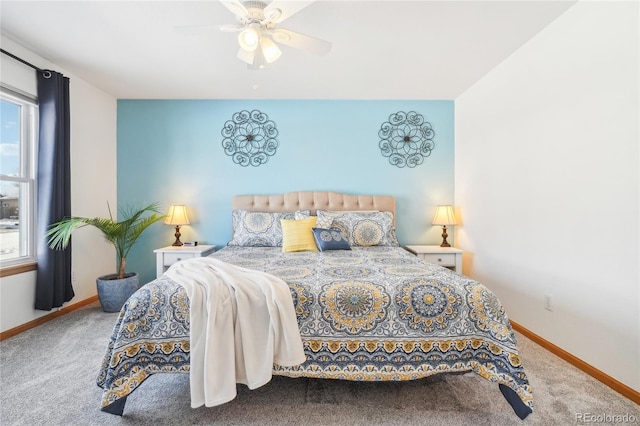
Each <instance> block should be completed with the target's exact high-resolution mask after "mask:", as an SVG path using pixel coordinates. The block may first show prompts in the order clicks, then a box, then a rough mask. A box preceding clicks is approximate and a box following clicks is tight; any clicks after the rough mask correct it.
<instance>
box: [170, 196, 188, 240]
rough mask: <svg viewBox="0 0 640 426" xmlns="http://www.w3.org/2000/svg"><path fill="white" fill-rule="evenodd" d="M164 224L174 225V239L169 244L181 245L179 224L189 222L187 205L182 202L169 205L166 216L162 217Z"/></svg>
mask: <svg viewBox="0 0 640 426" xmlns="http://www.w3.org/2000/svg"><path fill="white" fill-rule="evenodd" d="M164 223H165V224H166V225H173V226H175V227H176V233H175V237H176V241H175V242H174V243H173V244H171V245H172V246H181V245H182V242H181V241H180V226H182V225H188V224H189V217H188V216H187V207H186V206H185V205H182V204H176V205H173V206H170V207H169V212H168V213H167V217H166V218H165V219H164Z"/></svg>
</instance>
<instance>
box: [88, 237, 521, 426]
mask: <svg viewBox="0 0 640 426" xmlns="http://www.w3.org/2000/svg"><path fill="white" fill-rule="evenodd" d="M213 256H214V257H216V258H218V259H221V260H224V261H226V262H229V263H232V264H235V265H238V266H243V267H246V268H251V269H256V270H260V271H264V272H268V273H270V274H273V275H275V276H277V277H280V278H282V279H283V280H284V281H286V282H287V283H288V284H289V288H290V290H291V296H292V298H293V302H294V306H295V309H296V314H297V319H298V326H299V328H300V335H301V337H302V340H303V345H304V350H305V354H306V356H307V361H306V362H305V363H304V364H302V365H299V366H296V367H281V366H278V365H274V374H276V375H282V376H289V377H312V378H332V379H344V380H368V381H376V380H414V379H419V378H423V377H427V376H430V375H433V374H439V373H460V372H469V371H472V372H474V373H476V374H478V375H479V376H481V377H483V378H485V379H487V380H490V381H492V382H495V383H497V384H499V385H500V390H501V391H502V393H503V394H504V396H505V397H506V398H507V400H508V401H509V402H510V403H511V405H512V406H513V408H514V410H515V411H516V413H517V414H518V416H520V417H521V418H524V417H526V415H527V414H529V413H530V412H531V407H532V403H533V397H532V393H531V387H530V385H529V382H528V379H527V376H526V374H525V371H524V369H523V367H522V364H521V359H520V356H519V355H518V350H517V348H516V340H515V336H514V333H513V331H512V329H511V326H510V323H509V319H508V317H507V315H506V313H505V311H504V309H503V307H502V305H501V304H500V302H499V300H498V299H497V297H496V296H495V295H494V294H493V293H492V292H491V291H489V290H488V289H487V288H486V287H485V286H483V285H482V284H480V283H478V282H476V281H474V280H471V279H469V278H467V277H464V276H462V275H459V274H456V273H454V272H452V271H450V270H448V269H446V268H442V267H440V266H437V265H433V264H429V263H426V262H424V261H422V260H421V259H419V258H417V257H415V256H414V255H412V254H410V253H409V252H407V251H405V250H404V249H402V248H399V247H368V248H361V247H354V248H353V250H350V251H344V250H337V251H326V252H297V253H296V252H294V253H282V249H281V248H280V247H237V246H227V247H225V248H224V249H222V250H220V251H218V252H216V253H215V254H213ZM188 372H189V300H188V298H187V295H186V293H185V291H184V289H183V288H182V287H181V286H180V285H179V284H177V283H175V282H173V281H171V280H170V279H168V278H167V277H161V278H158V279H157V280H154V281H152V282H150V283H149V284H147V285H145V286H143V287H142V288H140V290H138V291H137V292H136V293H135V294H134V295H133V296H132V297H131V298H130V299H129V300H128V301H127V303H126V304H125V306H124V307H123V308H122V311H121V312H120V315H119V317H118V321H117V323H116V326H115V328H114V331H113V335H112V337H111V340H110V342H109V345H108V348H107V352H106V354H105V357H104V361H103V364H102V367H101V369H100V373H99V376H98V380H97V382H98V385H99V386H100V387H102V388H103V389H104V391H103V397H102V403H101V407H102V409H103V410H104V411H108V412H112V413H114V414H122V409H123V408H124V404H125V401H126V397H127V395H129V394H130V393H131V392H133V391H134V390H135V389H136V388H137V387H138V386H140V385H141V384H142V382H143V381H144V380H145V379H146V378H147V377H149V376H150V375H152V374H157V373H188Z"/></svg>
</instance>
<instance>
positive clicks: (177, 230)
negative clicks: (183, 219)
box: [171, 225, 183, 247]
mask: <svg viewBox="0 0 640 426" xmlns="http://www.w3.org/2000/svg"><path fill="white" fill-rule="evenodd" d="M180 235H182V234H180V225H176V233H175V234H174V236H175V237H176V240H175V242H174V243H173V244H171V245H172V246H176V247H180V246H181V245H183V244H182V241H180Z"/></svg>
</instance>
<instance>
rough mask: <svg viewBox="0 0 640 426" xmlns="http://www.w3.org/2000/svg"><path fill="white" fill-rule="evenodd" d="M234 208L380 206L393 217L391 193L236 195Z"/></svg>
mask: <svg viewBox="0 0 640 426" xmlns="http://www.w3.org/2000/svg"><path fill="white" fill-rule="evenodd" d="M231 207H232V208H233V209H242V210H252V211H261V212H292V211H296V210H311V214H313V215H315V214H316V209H320V210H380V211H389V212H392V213H393V220H394V222H395V218H396V201H395V198H393V196H391V195H350V194H341V193H339V192H324V191H299V192H287V193H286V194H276V195H236V196H234V197H233V201H232V203H231Z"/></svg>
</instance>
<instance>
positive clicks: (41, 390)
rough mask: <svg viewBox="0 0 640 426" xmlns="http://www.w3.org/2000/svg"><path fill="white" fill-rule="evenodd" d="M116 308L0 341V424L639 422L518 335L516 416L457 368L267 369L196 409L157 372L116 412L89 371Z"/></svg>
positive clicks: (185, 390)
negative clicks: (271, 373)
mask: <svg viewBox="0 0 640 426" xmlns="http://www.w3.org/2000/svg"><path fill="white" fill-rule="evenodd" d="M116 316H117V314H106V313H104V312H102V310H101V308H100V307H99V306H98V305H90V306H88V307H86V308H83V309H80V310H78V311H75V312H72V313H70V314H67V315H64V316H62V317H59V318H57V319H55V320H53V321H50V322H48V323H46V324H44V325H41V326H39V327H37V328H34V329H32V330H29V331H26V332H24V333H21V334H19V335H17V336H14V337H12V338H9V339H6V340H5V341H3V342H0V403H1V405H0V424H2V425H3V426H8V425H45V424H46V425H117V424H123V425H139V424H148V425H151V424H162V425H191V424H197V425H209V424H216V425H444V426H446V425H465V426H466V425H518V424H523V425H558V424H561V425H567V424H585V423H596V420H598V417H586V416H587V415H595V416H603V415H609V416H614V415H627V416H634V417H635V422H634V423H635V424H638V423H640V407H639V406H638V405H636V404H635V403H633V402H632V401H630V400H628V399H626V398H624V397H623V396H621V395H619V394H618V393H616V392H615V391H613V390H611V389H609V388H608V387H606V386H605V385H603V384H601V383H600V382H598V381H596V380H595V379H593V378H591V377H589V376H588V375H586V374H584V373H582V372H581V371H579V370H578V369H576V368H574V367H573V366H571V365H570V364H568V363H566V362H565V361H563V360H561V359H559V358H557V357H556V356H554V355H552V354H551V353H549V352H547V351H546V350H545V349H543V348H541V347H539V346H538V345H536V344H535V343H533V342H531V341H530V340H528V339H526V338H525V337H524V336H522V335H518V342H519V348H520V352H521V355H522V358H523V362H524V366H525V370H526V371H527V374H528V376H529V380H530V382H531V386H532V388H533V394H534V398H535V400H534V404H535V405H534V411H533V414H531V415H530V416H529V417H528V418H527V419H525V420H524V421H521V420H519V419H518V418H517V417H516V415H515V414H514V412H513V411H512V409H511V407H510V406H509V405H508V404H507V402H506V401H505V399H504V398H503V397H502V394H501V393H500V391H499V389H498V386H497V385H496V384H492V383H489V382H487V381H485V380H484V379H481V378H479V377H476V376H471V377H468V376H461V375H458V376H439V377H432V378H428V379H424V380H418V381H413V382H404V383H397V382H393V383H354V382H345V381H336V380H318V379H309V380H307V379H289V378H285V377H274V378H273V380H272V381H271V382H270V383H269V384H267V385H265V386H263V387H261V388H259V389H256V390H253V391H250V390H248V389H247V388H246V387H244V386H239V387H238V389H239V390H238V397H237V398H236V399H235V400H233V401H231V402H229V403H227V404H224V405H222V406H219V407H213V408H205V407H201V408H198V409H192V408H191V407H190V400H189V382H188V375H186V374H175V375H157V376H152V377H151V378H150V379H148V380H147V381H146V382H145V383H144V384H143V385H142V386H141V387H140V388H139V389H138V390H136V391H135V392H134V393H133V394H132V395H130V396H129V399H128V401H127V405H126V407H125V411H124V416H123V417H118V416H113V415H111V414H106V413H103V412H101V411H100V409H99V404H100V395H101V390H100V389H99V388H98V387H97V386H96V384H95V379H96V375H97V371H98V367H99V365H100V362H101V360H102V356H103V354H104V351H105V348H106V344H107V341H108V339H109V336H110V335H111V331H112V327H113V325H114V323H115V320H116ZM579 415H583V416H584V417H583V418H582V419H583V420H581V419H579V418H578V417H577V416H579ZM627 418H628V417H627ZM587 419H590V420H591V421H590V422H586V421H584V420H587ZM605 420H606V419H605ZM599 423H603V422H599ZM632 424H633V423H632Z"/></svg>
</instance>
